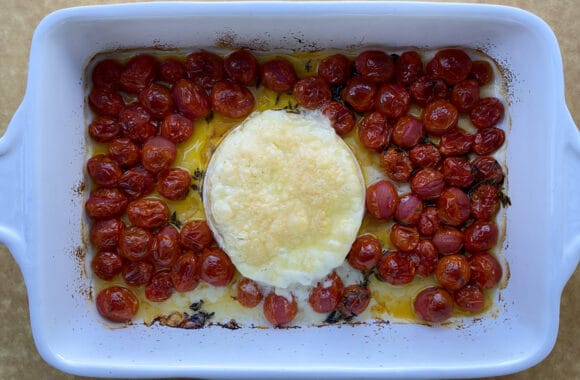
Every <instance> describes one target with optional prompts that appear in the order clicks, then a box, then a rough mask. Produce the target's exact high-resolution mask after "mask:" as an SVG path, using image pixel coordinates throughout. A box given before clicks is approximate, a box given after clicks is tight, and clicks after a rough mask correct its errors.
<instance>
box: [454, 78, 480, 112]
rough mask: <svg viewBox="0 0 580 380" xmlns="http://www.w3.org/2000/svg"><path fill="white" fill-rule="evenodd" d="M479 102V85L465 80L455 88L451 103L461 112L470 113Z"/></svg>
mask: <svg viewBox="0 0 580 380" xmlns="http://www.w3.org/2000/svg"><path fill="white" fill-rule="evenodd" d="M478 100H479V84H478V83H477V82H476V81H474V80H464V81H462V82H459V83H457V84H456V85H455V86H453V89H452V90H451V97H450V101H451V103H452V104H453V105H454V106H455V107H457V110H458V111H459V112H469V111H471V110H472V109H473V107H475V104H476V103H477V101H478Z"/></svg>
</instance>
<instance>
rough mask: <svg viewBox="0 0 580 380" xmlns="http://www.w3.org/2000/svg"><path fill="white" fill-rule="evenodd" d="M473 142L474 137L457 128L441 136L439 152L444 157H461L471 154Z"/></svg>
mask: <svg viewBox="0 0 580 380" xmlns="http://www.w3.org/2000/svg"><path fill="white" fill-rule="evenodd" d="M474 141H475V135H472V134H471V133H467V132H465V131H464V130H463V129H461V128H457V129H456V130H454V131H452V132H449V133H446V134H444V135H443V136H441V140H440V141H439V151H440V152H441V154H442V155H444V156H446V157H449V156H463V155H466V154H468V153H469V152H471V149H472V147H473V143H474Z"/></svg>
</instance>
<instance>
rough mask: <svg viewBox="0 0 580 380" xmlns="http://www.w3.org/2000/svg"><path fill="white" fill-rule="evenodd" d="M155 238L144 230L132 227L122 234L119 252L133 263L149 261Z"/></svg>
mask: <svg viewBox="0 0 580 380" xmlns="http://www.w3.org/2000/svg"><path fill="white" fill-rule="evenodd" d="M154 239H155V238H154V236H153V234H151V232H149V231H147V230H146V229H144V228H141V227H137V226H131V227H128V228H125V229H124V230H123V232H121V238H120V239H119V252H120V253H121V255H123V257H125V258H127V259H129V260H131V261H140V260H145V259H148V258H149V256H150V255H151V253H152V248H153V247H154V243H153V240H154Z"/></svg>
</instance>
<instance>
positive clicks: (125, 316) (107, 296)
mask: <svg viewBox="0 0 580 380" xmlns="http://www.w3.org/2000/svg"><path fill="white" fill-rule="evenodd" d="M96 304H97V311H98V312H99V314H100V315H101V316H102V317H103V318H105V319H108V320H109V321H111V322H129V321H130V320H131V319H132V318H133V317H134V316H135V315H136V314H137V311H138V310H139V300H138V299H137V297H136V296H135V294H133V292H131V291H130V290H129V289H127V288H124V287H122V286H111V287H109V288H106V289H103V290H101V291H100V292H99V294H97V302H96Z"/></svg>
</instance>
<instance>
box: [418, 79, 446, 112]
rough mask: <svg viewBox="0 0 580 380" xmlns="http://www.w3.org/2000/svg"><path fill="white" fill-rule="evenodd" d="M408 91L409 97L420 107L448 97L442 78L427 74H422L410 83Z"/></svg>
mask: <svg viewBox="0 0 580 380" xmlns="http://www.w3.org/2000/svg"><path fill="white" fill-rule="evenodd" d="M409 92H410V93H411V98H412V99H413V100H414V101H415V103H417V104H418V105H420V106H421V107H426V106H427V105H428V104H430V103H432V102H434V101H436V100H441V99H447V98H448V97H449V90H448V89H447V84H445V82H444V81H443V79H439V78H433V77H431V76H429V75H425V76H422V77H420V78H418V79H417V80H416V81H414V82H413V83H411V87H409Z"/></svg>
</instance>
